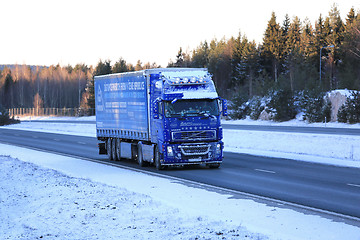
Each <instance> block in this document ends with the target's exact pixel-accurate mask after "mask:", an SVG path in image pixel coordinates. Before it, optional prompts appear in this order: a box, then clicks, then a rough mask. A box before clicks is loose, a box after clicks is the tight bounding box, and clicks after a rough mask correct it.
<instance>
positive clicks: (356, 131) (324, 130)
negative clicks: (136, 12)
mask: <svg viewBox="0 0 360 240" xmlns="http://www.w3.org/2000/svg"><path fill="white" fill-rule="evenodd" d="M22 122H49V123H51V122H52V123H55V122H56V123H81V124H95V121H74V120H66V121H61V120H31V121H30V120H24V121H22ZM222 126H223V128H224V129H235V130H251V131H271V132H287V133H314V134H339V135H359V136H360V128H333V127H299V126H267V125H242V124H228V123H222Z"/></svg>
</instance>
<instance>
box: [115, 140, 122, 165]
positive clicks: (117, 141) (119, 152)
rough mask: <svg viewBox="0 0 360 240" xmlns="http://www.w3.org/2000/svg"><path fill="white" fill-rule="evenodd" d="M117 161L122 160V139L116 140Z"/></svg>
mask: <svg viewBox="0 0 360 240" xmlns="http://www.w3.org/2000/svg"><path fill="white" fill-rule="evenodd" d="M116 159H117V160H119V161H120V160H121V140H120V138H117V139H116Z"/></svg>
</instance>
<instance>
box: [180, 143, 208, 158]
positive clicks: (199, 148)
mask: <svg viewBox="0 0 360 240" xmlns="http://www.w3.org/2000/svg"><path fill="white" fill-rule="evenodd" d="M179 148H180V149H181V153H182V154H183V155H185V156H190V155H192V156H194V155H196V156H198V155H206V154H208V153H209V151H210V145H208V144H186V145H185V144H184V145H181V146H179Z"/></svg>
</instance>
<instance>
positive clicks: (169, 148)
mask: <svg viewBox="0 0 360 240" xmlns="http://www.w3.org/2000/svg"><path fill="white" fill-rule="evenodd" d="M167 155H168V156H170V157H172V156H174V152H173V149H172V147H171V146H167Z"/></svg>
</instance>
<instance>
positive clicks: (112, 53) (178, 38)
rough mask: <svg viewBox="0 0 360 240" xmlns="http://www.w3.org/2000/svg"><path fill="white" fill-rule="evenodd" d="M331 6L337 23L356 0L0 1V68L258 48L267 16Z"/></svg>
mask: <svg viewBox="0 0 360 240" xmlns="http://www.w3.org/2000/svg"><path fill="white" fill-rule="evenodd" d="M334 3H336V4H337V7H338V9H339V10H340V14H341V17H342V19H343V20H345V18H346V15H347V13H348V12H349V10H350V8H351V7H354V8H355V10H356V11H359V10H360V2H359V1H358V0H341V1H340V0H338V2H335V1H327V0H317V1H314V0H302V1H297V4H295V3H294V1H286V0H272V1H268V0H266V1H256V0H253V1H241V0H222V1H219V0H218V1H215V0H182V1H169V0H152V1H148V0H131V1H130V0H128V1H122V0H117V1H116V0H101V1H93V0H52V1H46V0H45V1H44V0H32V1H28V0H12V1H1V14H0V23H1V28H0V29H1V35H0V36H1V37H0V46H1V48H0V64H28V65H53V64H54V65H56V64H58V63H59V64H60V65H62V66H65V65H68V64H70V65H73V66H74V65H76V64H77V63H85V64H87V65H96V64H97V63H98V62H99V60H100V59H102V60H111V63H112V64H114V63H115V62H116V61H117V60H119V58H120V57H122V58H124V59H125V60H126V61H127V63H132V64H134V65H135V64H136V62H137V61H138V60H141V62H142V63H146V62H150V63H153V62H156V63H157V64H160V65H161V66H162V67H166V65H167V63H168V62H169V61H170V60H171V59H172V60H174V59H175V56H176V54H177V52H178V51H179V49H180V47H182V48H183V50H184V51H192V50H193V49H194V48H196V47H197V46H199V45H200V43H201V42H203V41H205V40H206V41H208V42H210V41H211V40H212V39H214V38H216V39H218V40H220V39H221V38H223V37H225V38H226V39H229V38H231V37H232V36H234V37H236V36H238V34H239V32H241V33H242V34H243V35H246V36H247V37H248V39H249V40H255V41H256V42H257V43H260V42H261V41H262V38H263V34H264V32H265V29H266V26H267V23H268V21H269V19H270V17H271V13H272V12H273V11H274V12H275V14H276V16H277V22H278V23H280V24H282V22H283V20H284V17H285V14H288V15H289V17H290V18H291V19H292V18H293V17H294V16H298V17H299V18H300V20H302V21H303V20H304V19H305V18H306V17H308V18H309V20H310V22H311V23H312V24H313V25H314V23H315V21H316V19H318V17H319V15H320V13H321V14H322V15H323V16H327V15H328V13H329V11H330V9H331V7H332V5H333V4H334Z"/></svg>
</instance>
